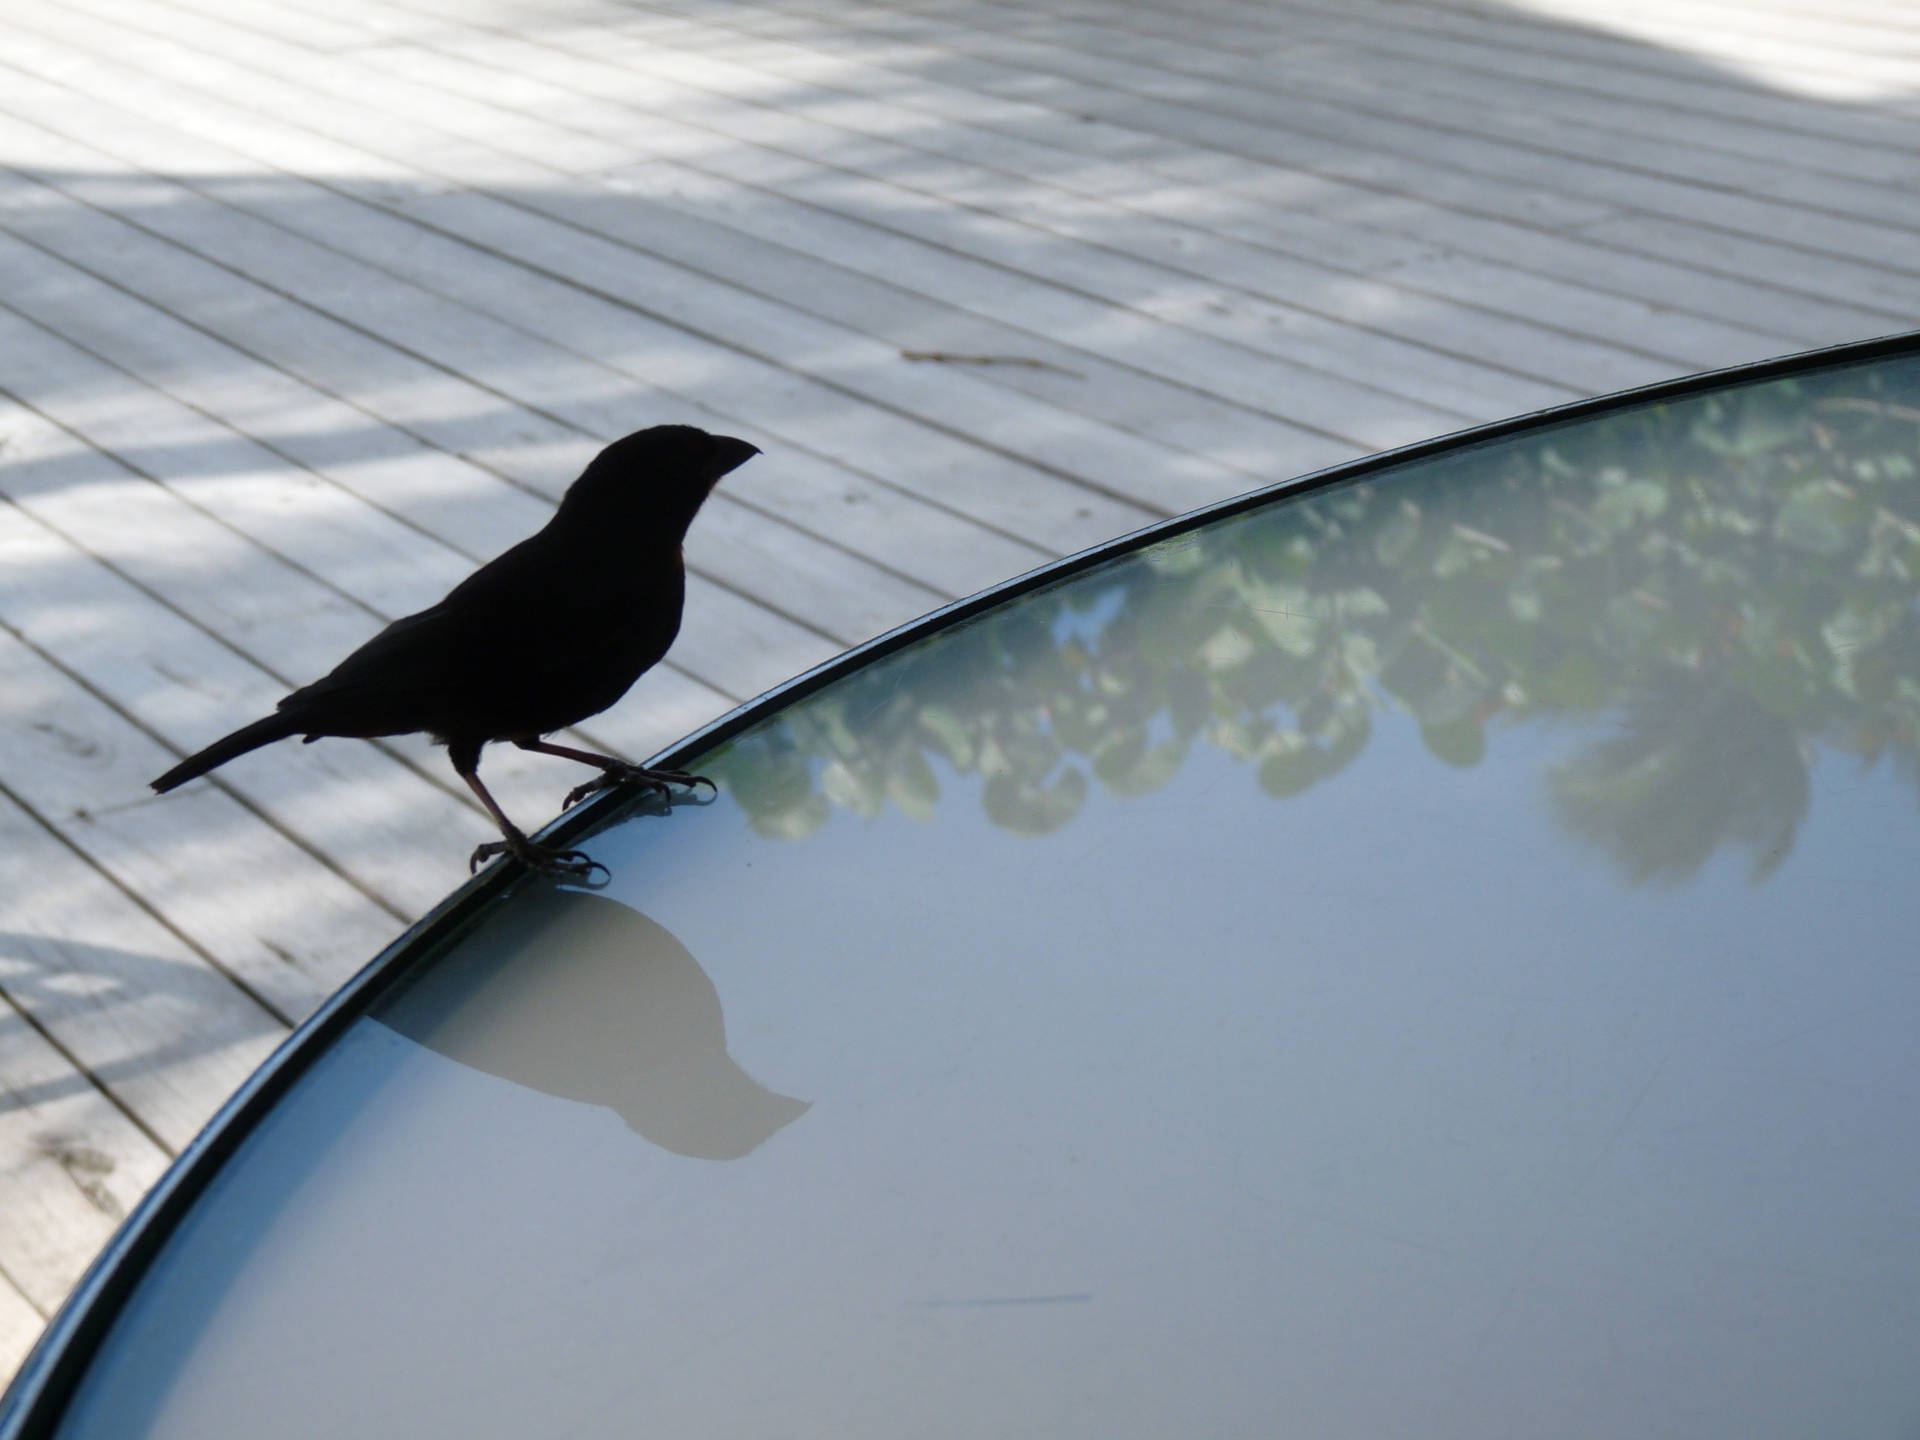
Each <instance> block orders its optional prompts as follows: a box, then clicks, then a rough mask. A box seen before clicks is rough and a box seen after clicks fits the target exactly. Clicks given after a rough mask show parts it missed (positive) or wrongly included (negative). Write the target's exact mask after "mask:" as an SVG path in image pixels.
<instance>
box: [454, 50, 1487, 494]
mask: <svg viewBox="0 0 1920 1440" xmlns="http://www.w3.org/2000/svg"><path fill="white" fill-rule="evenodd" d="M488 83H489V84H491V81H489V82H488ZM656 129H657V127H656ZM1298 319H1299V317H1298V316H1296V317H1295V319H1294V322H1293V324H1292V326H1291V329H1292V330H1294V331H1297V330H1298V329H1299V328H1300V327H1299V323H1298ZM1293 338H1294V340H1295V341H1296V342H1298V340H1299V337H1298V336H1297V335H1295V336H1294V337H1293ZM1386 359H1387V357H1384V356H1379V355H1376V356H1374V357H1372V361H1371V364H1370V365H1368V366H1365V367H1363V368H1365V369H1366V370H1367V373H1369V374H1371V375H1376V376H1377V375H1378V374H1379V373H1380V372H1381V370H1382V368H1383V362H1384V361H1385V360H1386ZM1425 362H1426V363H1425V366H1424V368H1425V369H1426V370H1444V369H1446V368H1447V366H1448V365H1449V364H1450V363H1457V362H1450V361H1449V360H1448V359H1447V358H1446V357H1435V356H1433V355H1432V354H1431V353H1429V354H1428V355H1426V356H1425ZM1235 363H1236V365H1238V367H1239V368H1244V361H1240V362H1235ZM1221 373H1223V374H1224V373H1230V370H1226V371H1222V372H1221ZM1428 383H1429V384H1430V383H1432V382H1431V381H1429V382H1428ZM1279 388H1281V387H1279V386H1272V387H1270V388H1269V390H1268V392H1267V394H1266V395H1263V396H1262V397H1261V398H1262V399H1263V400H1267V399H1268V398H1269V397H1270V395H1271V394H1272V393H1273V392H1274V391H1275V390H1277V389H1279ZM1455 393H1456V395H1457V394H1460V393H1463V392H1462V390H1461V389H1456V391H1455ZM1269 403H1270V401H1269ZM1473 403H1484V402H1483V401H1475V402H1473ZM1311 408H1313V409H1314V410H1315V411H1316V412H1318V411H1320V410H1322V409H1324V408H1325V407H1324V406H1320V405H1312V406H1311ZM1430 428H1431V427H1430ZM1375 439H1376V443H1384V441H1383V440H1381V439H1380V437H1375ZM1325 458H1331V457H1325Z"/></svg>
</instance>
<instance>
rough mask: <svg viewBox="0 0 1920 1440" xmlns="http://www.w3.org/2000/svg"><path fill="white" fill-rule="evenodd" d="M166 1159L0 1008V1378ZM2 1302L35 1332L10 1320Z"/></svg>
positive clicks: (63, 1059)
mask: <svg viewBox="0 0 1920 1440" xmlns="http://www.w3.org/2000/svg"><path fill="white" fill-rule="evenodd" d="M169 1159H170V1157H169V1155H168V1153H167V1152H166V1151H165V1150H163V1149H162V1148H161V1147H160V1146H158V1145H156V1144H155V1143H154V1142H153V1140H152V1139H151V1138H150V1137H149V1136H148V1135H147V1134H146V1133H145V1132H144V1131H142V1130H141V1129H140V1128H139V1126H137V1125H135V1124H134V1123H133V1121H132V1120H130V1119H129V1118H128V1117H127V1116H126V1114H125V1113H124V1112H123V1111H121V1110H120V1109H119V1107H118V1106H116V1105H115V1104H114V1103H113V1102H112V1101H111V1100H110V1099H109V1098H108V1097H107V1096H106V1095H105V1094H104V1093H103V1092H102V1091H101V1090H100V1089H99V1087H98V1086H96V1085H95V1084H94V1082H93V1081H92V1080H91V1079H90V1078H89V1077H88V1076H87V1075H86V1074H84V1073H83V1072H82V1071H81V1070H79V1069H78V1068H77V1067H76V1066H75V1065H74V1064H73V1062H72V1061H71V1060H70V1059H69V1058H68V1057H67V1056H66V1055H63V1054H61V1053H60V1051H59V1050H58V1049H57V1048H56V1047H55V1046H54V1045H53V1044H51V1043H50V1042H49V1041H48V1040H47V1038H46V1037H45V1036H44V1035H42V1034H41V1033H40V1032H39V1031H38V1030H36V1029H35V1028H34V1027H33V1026H32V1025H31V1024H29V1023H28V1021H27V1019H26V1017H25V1016H23V1015H22V1014H21V1013H20V1012H19V1011H18V1010H17V1009H15V1008H14V1007H13V1006H12V1005H11V1004H8V1003H7V1002H6V1001H5V1000H0V1215H4V1216H5V1217H6V1224H5V1225H0V1275H4V1277H5V1281H6V1282H8V1283H6V1284H4V1285H0V1375H4V1374H6V1373H8V1372H9V1371H10V1370H11V1368H12V1366H13V1365H15V1364H17V1363H18V1361H19V1360H20V1359H21V1358H24V1348H23V1347H20V1345H19V1336H20V1335H21V1334H22V1333H25V1334H26V1335H27V1337H28V1343H29V1344H31V1341H32V1337H34V1336H37V1335H38V1334H39V1330H40V1324H41V1323H42V1320H41V1317H43V1316H47V1315H51V1314H52V1313H53V1312H54V1310H56V1309H57V1308H59V1305H60V1302H61V1301H62V1300H64V1299H65V1298H66V1295H67V1292H68V1291H69V1290H71V1289H72V1288H73V1286H74V1283H75V1282H76V1281H78V1280H79V1278H80V1276H81V1275H82V1274H83V1273H84V1272H85V1270H86V1268H87V1266H88V1265H89V1264H91V1263H92V1262H93V1257H94V1256H95V1255H96V1254H97V1253H99V1250H100V1247H101V1246H103V1245H105V1244H106V1242H107V1241H108V1240H109V1239H110V1238H111V1237H112V1235H113V1232H114V1230H115V1229H116V1228H117V1227H118V1226H119V1224H120V1222H121V1221H122V1220H124V1219H125V1218H126V1217H127V1215H128V1214H129V1213H130V1212H131V1211H132V1209H133V1207H134V1206H135V1205H136V1204H138V1203H139V1201H140V1198H141V1196H143V1195H144V1194H145V1193H146V1192H147V1190H148V1189H149V1188H151V1187H152V1185H153V1183H154V1182H155V1181H156V1180H158V1179H159V1178H160V1176H161V1174H162V1172H163V1171H165V1169H166V1167H167V1163H168V1160H169ZM9 1292H10V1293H11V1295H12V1296H13V1297H15V1298H17V1299H19V1300H21V1301H23V1302H25V1303H26V1304H27V1305H28V1306H30V1307H31V1309H32V1311H33V1323H31V1324H28V1323H27V1322H26V1320H25V1318H24V1317H22V1316H20V1315H18V1313H17V1312H16V1313H13V1314H9V1312H8V1308H7V1299H8V1294H9Z"/></svg>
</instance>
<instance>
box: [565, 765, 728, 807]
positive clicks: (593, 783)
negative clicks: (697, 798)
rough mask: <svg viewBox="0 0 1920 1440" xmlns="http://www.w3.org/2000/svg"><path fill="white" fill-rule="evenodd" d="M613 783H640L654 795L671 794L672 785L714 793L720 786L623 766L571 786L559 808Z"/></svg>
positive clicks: (673, 772)
mask: <svg viewBox="0 0 1920 1440" xmlns="http://www.w3.org/2000/svg"><path fill="white" fill-rule="evenodd" d="M615 785H643V786H645V787H646V788H647V789H649V790H651V791H653V792H654V793H655V794H656V795H669V794H671V793H672V791H673V787H674V786H675V785H684V786H686V787H687V789H689V790H691V789H693V788H694V787H695V786H697V785H704V786H706V787H707V788H708V789H709V790H711V791H713V793H714V794H716V795H718V794H719V793H720V787H719V786H718V785H716V784H714V783H713V781H711V780H709V779H708V778H707V777H706V776H705V775H689V774H687V773H686V771H684V770H649V769H647V768H646V767H645V766H644V765H625V766H622V767H621V768H620V769H618V770H602V771H601V772H600V773H599V774H598V775H596V776H594V777H593V779H591V780H589V781H587V782H586V783H585V784H581V785H576V786H574V787H573V789H571V790H569V791H568V792H567V798H566V800H565V801H563V802H562V804H561V807H560V808H561V809H563V810H571V809H572V808H573V807H574V806H575V805H578V804H579V803H580V802H581V801H582V800H584V799H586V798H587V797H588V796H589V795H598V794H599V793H600V792H601V791H602V790H610V789H612V788H613V787H614V786H615Z"/></svg>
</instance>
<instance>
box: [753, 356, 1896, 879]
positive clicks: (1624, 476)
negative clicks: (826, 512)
mask: <svg viewBox="0 0 1920 1440" xmlns="http://www.w3.org/2000/svg"><path fill="white" fill-rule="evenodd" d="M1917 389H1920V366H1917V365H1915V364H1912V363H1908V362H1890V363H1885V364H1882V365H1879V366H1868V367H1856V368H1854V369H1849V370H1842V371H1839V372H1835V373H1831V374H1827V375H1819V376H1814V377H1811V378H1807V379H1803V380H1800V381H1785V382H1775V383H1772V384H1768V385H1765V386H1761V387H1755V388H1752V389H1750V390H1745V391H1730V392H1726V393H1723V394H1719V395H1708V396H1705V397H1702V398H1697V399H1693V400H1687V401H1683V402H1679V403H1672V404H1666V405H1658V406H1650V407H1646V408H1642V409H1639V410H1635V411H1632V412H1629V413H1627V414H1623V415H1618V416H1615V417H1612V418H1606V419H1600V420H1595V421H1589V422H1576V423H1573V424H1569V425H1564V426H1560V427H1557V428H1555V429H1551V430H1546V431H1542V432H1539V433H1536V434H1533V435H1528V436H1522V437H1519V438H1516V439H1512V440H1506V441H1495V442H1490V443H1486V444H1483V445H1480V446H1478V447H1475V448H1474V449H1472V450H1469V451H1467V452H1464V453H1459V454H1454V455H1451V456H1447V457H1443V458H1441V459H1438V460H1432V461H1425V462H1418V463H1414V464H1410V465H1407V466H1404V467H1401V468H1399V469H1395V470H1390V471H1385V472H1381V473H1379V474H1377V475H1376V476H1374V477H1372V478H1371V479H1369V480H1367V481H1365V482H1361V483H1356V484H1352V485H1348V486H1345V487H1341V488H1338V489H1335V490H1329V491H1324V492H1320V493H1316V494H1312V495H1308V496H1305V497H1302V498H1300V499H1298V500H1293V501H1281V502H1277V503H1275V504H1271V505H1269V506H1267V507H1265V508H1264V509H1262V510H1260V511H1258V512H1255V513H1252V514H1248V515H1245V516H1241V517H1238V518H1235V519H1232V520H1228V521H1223V522H1219V523H1216V524H1214V525H1212V526H1209V527H1207V528H1205V529H1203V530H1200V531H1197V532H1194V533H1192V534H1189V535H1185V536H1181V537H1178V538H1176V539H1173V540H1169V541H1165V542H1162V543H1161V544H1159V545H1156V546H1154V547H1153V548H1151V549H1150V550H1148V551H1147V552H1146V553H1144V554H1142V555H1139V556H1135V557H1130V558H1128V559H1125V560H1120V561H1115V562H1111V563H1109V564H1107V565H1104V566H1102V567H1100V568H1098V569H1096V570H1094V571H1091V572H1089V573H1087V574H1085V575H1082V576H1080V577H1078V578H1076V579H1074V580H1071V581H1068V582H1065V583H1063V584H1060V585H1058V586H1055V587H1054V588H1053V589H1051V590H1049V591H1046V592H1044V593H1041V594H1038V595H1035V596H1030V597H1028V598H1027V599H1025V600H1024V601H1022V602H1020V603H1018V604H1016V605H1014V606H1012V607H1010V608H1008V609H1005V610H1002V611H999V612H994V613H990V614H988V615H987V616H984V617H982V618H980V619H978V620H975V621H972V622H969V623H967V624H965V625H963V626H961V627H959V628H958V629H957V630H954V631H952V632H949V633H947V634H945V635H942V636H939V637H937V638H935V639H933V640H931V641H928V642H923V643H921V644H919V645H916V646H913V647H910V648H909V649H907V650H906V651H904V652H902V653H901V654H899V655H897V656H894V657H891V658H889V659H887V660H885V661H883V662H881V663H879V664H876V665H873V666H870V667H868V668H867V669H866V670H865V671H863V672H861V673H859V674H857V675H855V676H853V677H852V678H850V679H849V680H847V681H844V682H841V683H839V684H837V685H834V686H831V687H829V688H827V689H826V690H824V691H823V692H821V693H820V694H819V695H817V696H815V697H813V698H811V699H809V700H807V701H806V702H804V703H802V704H801V705H799V706H798V707H796V708H795V709H794V710H793V711H790V712H789V713H788V714H787V715H785V716H783V717H782V718H781V719H780V720H779V721H778V722H776V723H775V724H773V725H772V726H770V727H767V728H764V729H762V730H760V731H757V732H754V733H753V734H751V735H749V736H746V737H744V738H743V739H741V740H740V741H737V742H735V744H734V745H733V746H731V747H729V748H730V755H729V759H728V762H727V765H726V770H727V773H728V776H729V779H730V782H731V785H732V788H733V790H734V793H735V794H736V796H737V797H738V798H739V800H740V801H741V803H742V804H743V805H744V806H745V807H746V809H747V811H748V812H749V814H750V815H751V816H752V817H753V820H754V823H755V824H756V825H757V826H758V827H760V828H761V829H762V830H764V831H766V832H769V833H774V834H783V835H799V834H804V833H807V832H809V831H811V830H812V829H814V828H815V827H817V826H818V825H819V824H821V823H822V822H823V821H824V820H825V818H826V816H827V814H828V811H829V808H830V804H839V805H842V806H846V807H848V808H850V809H853V810H855V811H857V812H860V813H863V814H869V815H872V814H877V813H879V812H880V810H881V809H882V808H884V807H885V806H886V805H887V804H888V803H889V802H891V803H892V804H894V805H896V806H898V807H899V808H900V809H901V810H903V811H905V812H906V813H907V814H909V815H915V816H925V815H927V814H929V813H931V810H932V807H933V805H934V804H935V803H936V801H937V798H938V793H939V785H938V781H937V778H936V771H935V769H934V767H933V765H932V764H931V763H930V759H929V757H938V758H939V759H940V760H942V761H944V762H945V764H946V765H947V766H948V767H950V768H951V770H953V771H955V772H958V773H961V774H977V775H978V776H979V777H980V778H981V780H982V782H983V784H982V797H983V803H984V805H985V808H986V810H987V813H988V814H989V815H990V816H991V817H992V818H993V819H994V821H995V822H996V823H998V824H1001V825H1003V826H1006V827H1008V828H1010V829H1013V830H1016V831H1022V832H1027V833H1044V832H1046V831H1050V830H1053V829H1055V828H1057V827H1059V826H1061V825H1063V824H1065V823H1066V822H1067V821H1068V820H1070V819H1071V818H1072V817H1073V816H1074V815H1075V814H1076V813H1077V812H1078V810H1079V808H1080V806H1081V804H1082V802H1083V800H1084V798H1085V796H1086V794H1087V790H1088V787H1089V784H1090V783H1092V782H1094V781H1097V782H1098V783H1099V784H1100V785H1102V786H1103V787H1104V788H1105V789H1107V790H1108V791H1109V792H1110V793H1113V794H1116V795H1123V796H1124V795H1135V794H1140V793H1143V792H1146V791H1150V790H1154V789H1156V788H1158V787H1160V786H1162V785H1165V784H1166V783H1167V782H1168V781H1169V780H1170V779H1172V778H1173V776H1174V775H1175V773H1176V772H1177V771H1178V770H1179V768H1180V766H1181V764H1182V762H1183V760H1184V759H1185V757H1186V755H1187V753H1188V750H1189V749H1190V747H1191V746H1192V745H1193V743H1194V742H1195V741H1196V739H1204V740H1205V741H1206V742H1207V743H1209V744H1211V745H1213V746H1216V747H1218V748H1220V749H1223V750H1225V751H1226V752H1228V753H1229V754H1231V755H1233V756H1235V757H1237V758H1239V759H1241V760H1243V761H1245V762H1246V763H1247V764H1249V765H1250V766H1252V767H1254V771H1255V774H1256V775H1257V777H1258V780H1259V783H1260V785H1261V787H1262V788H1263V789H1264V790H1266V791H1267V792H1268V793H1269V794H1271V795H1273V796H1275V797H1285V796H1288V795H1293V794H1297V793H1298V792H1300V791H1302V790H1304V789H1306V788H1307V787H1308V786H1311V785H1314V784H1316V783H1318V782H1320V781H1322V780H1325V779H1327V778H1328V777H1329V776H1332V775H1334V774H1336V773H1337V772H1339V771H1340V770H1341V769H1343V768H1344V767H1345V766H1347V765H1349V764H1351V763H1352V762H1353V760H1354V759H1355V757H1356V756H1358V755H1359V754H1360V753H1361V752H1362V750H1363V749H1364V748H1365V747H1366V744H1367V739H1368V736H1369V733H1370V730H1371V725H1372V717H1373V713H1374V711H1375V709H1376V708H1378V707H1380V706H1382V705H1393V706H1397V707H1398V708H1401V709H1404V710H1405V711H1407V712H1408V713H1410V714H1411V715H1412V716H1413V718H1414V719H1415V720H1416V721H1417V722H1418V724H1419V726H1420V732H1421V735H1422V736H1423V738H1424V739H1425V741H1426V744H1427V747H1428V749H1429V750H1430V751H1431V752H1432V753H1433V754H1434V755H1435V756H1436V757H1438V758H1439V759H1440V760H1442V761H1444V762H1445V763H1447V764H1449V765H1455V766H1471V765H1474V764H1476V763H1477V762H1478V761H1479V760H1480V758H1481V757H1482V755H1483V754H1484V753H1485V750H1486V746H1487V727H1488V722H1489V721H1491V720H1493V719H1494V718H1495V717H1497V716H1504V717H1507V718H1508V719H1550V718H1585V719H1587V720H1597V719H1600V718H1601V717H1604V716H1607V715H1612V716H1614V717H1616V719H1617V724H1618V729H1617V733H1615V734H1614V735H1613V736H1612V737H1611V738H1608V739H1604V740H1601V741H1599V742H1598V743H1594V744H1592V745H1591V746H1590V747H1589V748H1588V749H1587V750H1586V751H1584V752H1583V753H1582V754H1580V755H1579V756H1578V757H1576V758H1574V759H1572V760H1570V761H1567V762H1565V763H1563V764H1562V765H1560V766H1559V767H1557V768H1556V770H1555V771H1554V773H1553V774H1552V776H1551V777H1550V779H1551V793H1552V798H1553V801H1554V805H1555V809H1556V811H1557V812H1558V813H1559V814H1560V815H1561V817H1562V819H1563V820H1564V821H1565V823H1566V824H1567V825H1568V826H1569V828H1570V829H1571V830H1572V831H1573V832H1574V833H1576V834H1578V835H1580V836H1582V837H1583V838H1585V839H1587V840H1588V841H1590V842H1591V843H1593V844H1595V845H1596V846H1598V847H1599V848H1600V849H1602V850H1603V851H1605V852H1606V853H1608V854H1610V855H1611V856H1612V857H1613V858H1614V859H1615V860H1616V862H1617V863H1618V864H1619V865H1620V866H1621V867H1622V869H1623V870H1624V871H1625V873H1626V874H1627V875H1629V876H1630V877H1632V878H1633V879H1635V880H1642V881H1644V880H1655V879H1682V878H1685V877H1686V876H1689V875H1691V874H1693V873H1694V872H1695V871H1697V870H1698V869H1699V868H1700V866H1701V865H1702V864H1703V863H1705V861H1706V860H1707V859H1708V858H1709V857H1710V856H1711V855H1712V854H1714V853H1715V851H1716V850H1717V849H1718V848H1720V847H1721V846H1722V845H1725V844H1728V843H1739V844H1742V845H1744V846H1746V847H1747V848H1748V849H1749V850H1750V851H1751V853H1752V854H1753V855H1754V862H1755V873H1756V875H1759V874H1764V873H1765V872H1766V871H1767V870H1768V869H1769V868H1770V867H1771V866H1772V865H1774V864H1775V863H1777V862H1778V860H1779V859H1780V858H1781V857H1782V856H1783V855H1784V854H1785V853H1786V850H1787V848H1788V847H1789V846H1790V844H1791V842H1792V837H1793V834H1794V831H1795V829H1796V827H1797V825H1798V823H1799V820H1800V818H1801V816H1802V815H1803V814H1804V812H1805V809H1806V805H1807V796H1808V779H1807V767H1808V764H1809V761H1810V758H1811V754H1812V751H1813V747H1814V745H1815V744H1816V743H1819V744H1824V745H1826V746H1828V747H1831V748H1835V749H1838V750H1841V751H1844V752H1847V753H1850V754H1853V755H1855V756H1858V757H1860V758H1861V759H1862V760H1865V761H1873V760H1875V759H1877V758H1879V757H1880V756H1881V755H1882V754H1883V753H1889V752H1890V753H1891V754H1892V756H1893V757H1894V759H1895V761H1896V763H1898V764H1899V765H1900V767H1901V769H1902V772H1903V774H1904V775H1905V776H1906V777H1907V779H1908V781H1909V783H1912V782H1913V780H1914V777H1915V775H1916V773H1920V772H1917V770H1916V766H1915V764H1914V759H1915V756H1916V755H1917V754H1920V619H1917V618H1916V614H1915V600H1916V596H1920V492H1916V488H1915V483H1914V481H1915V466H1914V462H1913V458H1912V457H1913V455H1914V451H1915V446H1916V441H1917V440H1920V409H1916V408H1914V407H1913V405H1912V398H1913V394H1914V392H1915V391H1916V390H1917Z"/></svg>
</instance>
